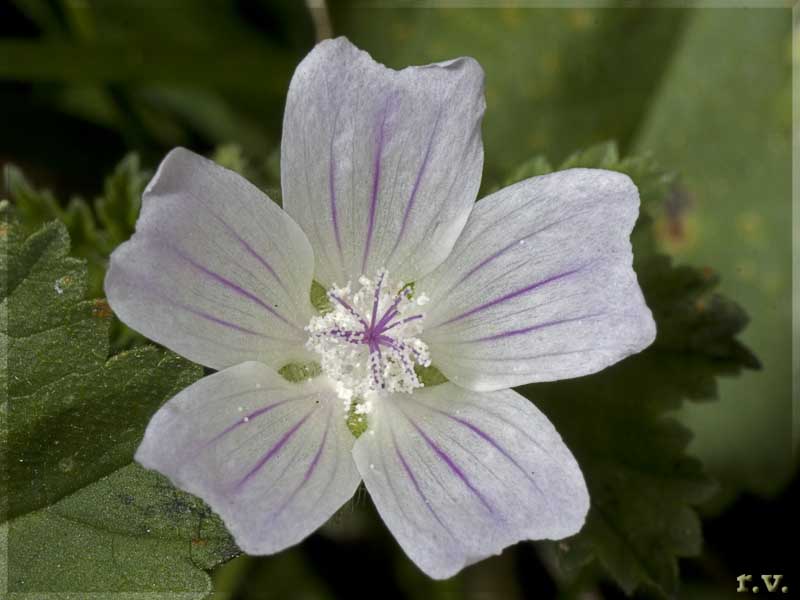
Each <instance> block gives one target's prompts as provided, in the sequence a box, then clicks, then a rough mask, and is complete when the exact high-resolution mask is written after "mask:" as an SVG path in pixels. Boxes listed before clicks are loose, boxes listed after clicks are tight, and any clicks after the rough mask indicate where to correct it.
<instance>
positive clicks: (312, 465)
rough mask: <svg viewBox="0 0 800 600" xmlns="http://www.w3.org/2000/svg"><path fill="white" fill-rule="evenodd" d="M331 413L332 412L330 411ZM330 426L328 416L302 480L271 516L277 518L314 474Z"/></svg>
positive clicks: (329, 417)
mask: <svg viewBox="0 0 800 600" xmlns="http://www.w3.org/2000/svg"><path fill="white" fill-rule="evenodd" d="M331 414H332V413H331ZM330 427H331V416H330V415H329V416H328V421H327V422H326V423H325V431H324V433H323V434H322V441H321V442H320V443H319V448H317V452H316V454H314V458H312V459H311V463H310V464H309V465H308V468H307V469H306V472H305V474H304V475H303V480H302V481H301V482H300V483H299V484H298V486H297V487H296V488H295V489H294V491H293V492H292V493H291V494H290V495H289V497H288V498H287V499H286V501H285V502H284V503H283V504H282V505H281V507H280V508H279V509H278V510H277V511H275V514H274V515H273V518H277V517H278V515H279V514H281V513H282V512H283V511H284V509H285V508H286V507H287V506H289V504H291V502H292V500H294V498H295V496H296V495H297V494H298V493H299V492H300V490H301V489H303V487H304V486H305V485H306V483H308V480H309V479H311V476H312V475H313V474H314V471H316V469H317V465H319V459H320V458H321V457H322V450H323V449H324V448H325V442H326V441H327V440H328V430H329V429H330Z"/></svg>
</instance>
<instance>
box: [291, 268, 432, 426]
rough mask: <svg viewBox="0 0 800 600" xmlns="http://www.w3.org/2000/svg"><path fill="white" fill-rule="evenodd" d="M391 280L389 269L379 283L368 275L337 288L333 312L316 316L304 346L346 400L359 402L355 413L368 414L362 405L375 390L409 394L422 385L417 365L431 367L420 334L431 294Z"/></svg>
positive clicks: (381, 273) (378, 278) (331, 296)
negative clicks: (310, 351) (416, 290)
mask: <svg viewBox="0 0 800 600" xmlns="http://www.w3.org/2000/svg"><path fill="white" fill-rule="evenodd" d="M411 296H412V289H411V287H410V286H409V285H402V284H400V283H398V282H393V281H391V280H390V278H389V275H388V273H387V272H386V271H385V270H380V271H378V273H377V276H376V277H375V279H370V278H369V277H366V276H364V275H362V276H360V277H359V278H358V285H357V286H354V287H351V283H348V284H347V285H346V286H344V287H339V286H337V285H333V286H332V287H331V288H330V289H329V290H328V298H329V299H330V302H331V306H332V310H331V311H329V312H327V313H326V314H324V315H320V316H315V317H312V319H311V321H310V322H309V324H308V326H307V327H306V331H307V332H308V333H309V338H308V341H307V342H306V348H308V349H309V350H312V351H314V352H317V353H318V354H319V355H320V364H321V366H322V370H323V371H324V372H325V374H326V375H327V376H328V377H330V378H331V379H332V380H333V381H334V382H335V383H336V392H337V394H338V395H339V397H340V398H341V399H342V400H345V401H346V404H345V408H346V409H347V410H348V411H349V409H350V401H352V400H353V399H359V403H358V404H357V406H356V407H355V410H356V414H359V415H364V414H368V413H369V411H370V410H371V404H370V403H368V402H363V401H360V400H361V399H363V398H364V397H365V396H366V395H368V394H370V393H372V392H387V393H392V392H404V393H410V392H411V391H413V390H414V389H415V388H418V387H421V386H422V383H421V382H420V381H419V379H418V377H417V375H416V373H415V371H414V367H415V366H416V365H422V366H429V365H430V363H431V361H430V354H429V352H428V346H427V344H425V342H423V341H422V340H421V339H420V338H419V335H420V334H421V333H422V326H423V322H424V314H423V313H422V312H421V310H420V308H419V307H420V306H422V305H424V304H427V303H428V301H429V298H428V296H426V295H425V294H424V293H419V294H416V298H415V299H413V300H412V299H411Z"/></svg>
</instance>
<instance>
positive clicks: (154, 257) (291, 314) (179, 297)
mask: <svg viewBox="0 0 800 600" xmlns="http://www.w3.org/2000/svg"><path fill="white" fill-rule="evenodd" d="M313 270H314V256H313V252H312V250H311V246H310V245H309V243H308V240H307V239H306V236H305V234H304V233H303V232H302V230H301V229H300V227H299V226H298V225H297V224H296V223H295V222H294V221H292V219H291V218H290V217H289V216H288V215H287V214H286V213H284V212H283V211H282V210H281V209H280V208H279V207H278V206H277V205H275V203H273V202H272V201H271V200H270V199H269V198H267V196H265V195H264V194H263V193H262V192H261V191H259V190H258V189H257V188H256V187H255V186H253V185H251V184H250V183H248V182H247V181H246V180H245V179H244V178H242V177H240V176H239V175H237V174H236V173H234V172H233V171H229V170H228V169H224V168H223V167H220V166H218V165H216V164H214V163H213V162H211V161H210V160H207V159H205V158H203V157H201V156H198V155H196V154H194V153H192V152H189V151H188V150H185V149H183V148H177V149H175V150H173V151H172V152H170V153H169V154H168V155H167V157H166V158H165V159H164V161H163V162H162V163H161V166H160V167H159V169H158V172H157V173H156V175H155V177H153V180H152V181H151V182H150V184H149V185H148V186H147V189H146V190H145V192H144V197H143V205H142V212H141V214H140V216H139V220H138V221H137V223H136V233H135V234H134V236H133V237H132V238H131V239H130V241H128V242H126V243H125V244H122V246H120V247H119V248H117V249H116V250H115V251H114V253H113V254H112V255H111V264H110V267H109V271H108V274H107V276H106V281H105V289H106V294H107V295H108V300H109V302H110V304H111V307H112V309H113V310H114V312H115V313H116V314H117V315H118V316H119V318H120V319H122V321H124V322H125V323H127V324H128V325H130V326H131V327H132V328H133V329H135V330H137V331H139V332H140V333H142V334H144V335H146V336H147V337H149V338H151V339H153V340H155V341H156V342H158V343H160V344H163V345H164V346H167V347H168V348H170V349H172V350H174V351H175V352H177V353H179V354H181V355H183V356H185V357H186V358H189V359H190V360H193V361H195V362H199V363H201V364H203V365H206V366H208V367H212V368H215V369H223V368H225V367H229V366H232V365H235V364H238V363H240V362H242V361H245V360H259V361H261V362H264V363H267V364H269V365H271V366H274V367H276V368H280V367H282V366H283V365H284V364H286V363H287V362H290V361H292V360H302V359H304V358H305V357H306V354H305V350H304V349H303V343H304V342H305V339H306V337H307V336H306V335H305V333H304V331H303V327H304V326H305V325H306V324H307V323H308V321H309V319H310V318H311V316H312V315H313V314H314V313H313V308H312V306H311V302H310V296H309V293H310V288H311V278H312V274H313Z"/></svg>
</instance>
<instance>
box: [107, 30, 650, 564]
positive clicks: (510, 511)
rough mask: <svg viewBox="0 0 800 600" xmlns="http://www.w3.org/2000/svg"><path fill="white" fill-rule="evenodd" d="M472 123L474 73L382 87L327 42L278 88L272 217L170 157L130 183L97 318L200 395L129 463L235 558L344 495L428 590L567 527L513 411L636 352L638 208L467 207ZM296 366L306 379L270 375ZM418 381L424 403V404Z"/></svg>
mask: <svg viewBox="0 0 800 600" xmlns="http://www.w3.org/2000/svg"><path fill="white" fill-rule="evenodd" d="M484 106H485V104H484V97H483V73H482V70H481V68H480V66H479V65H478V63H477V62H476V61H475V60H473V59H470V58H459V59H456V60H451V61H447V62H442V63H436V64H431V65H427V66H422V67H409V68H406V69H403V70H401V71H394V70H391V69H388V68H386V67H384V66H382V65H380V64H378V63H376V62H374V61H373V60H372V59H371V58H370V56H369V55H368V54H367V53H365V52H363V51H361V50H359V49H357V48H356V47H354V46H353V45H352V44H350V43H349V42H348V41H347V40H346V39H344V38H338V39H335V40H328V41H324V42H322V43H320V44H318V45H317V46H316V47H315V48H314V49H313V50H312V51H311V53H310V54H309V55H308V56H307V57H306V58H305V59H304V60H303V61H302V62H301V63H300V65H299V66H298V68H297V70H296V72H295V73H294V76H293V78H292V81H291V84H290V86H289V92H288V99H287V102H286V109H285V116H284V123H283V139H282V142H281V185H282V192H283V193H282V197H283V210H281V208H279V206H278V205H277V204H275V203H274V202H272V201H271V200H270V199H269V198H268V197H267V196H266V195H265V194H264V193H263V192H261V191H260V190H259V189H257V188H256V187H255V186H253V185H251V184H250V183H248V182H247V181H246V180H245V179H243V178H242V177H240V176H239V175H237V174H236V173H234V172H232V171H229V170H226V169H224V168H222V167H220V166H218V165H216V164H214V163H213V162H211V161H209V160H206V159H205V158H202V157H200V156H198V155H196V154H193V153H192V152H189V151H188V150H185V149H181V148H178V149H175V150H173V151H172V152H170V153H169V154H168V155H167V157H166V158H165V159H164V161H163V162H162V163H161V165H160V166H159V168H158V171H157V172H156V174H155V176H154V177H153V179H152V181H151V182H150V183H149V185H148V186H147V189H146V190H145V192H144V198H143V204H142V210H141V215H140V216H139V219H138V222H137V225H136V233H135V234H134V235H133V237H132V238H131V239H130V241H128V242H126V243H125V244H123V245H122V246H120V247H119V248H118V249H117V250H116V251H115V252H114V253H113V255H112V257H111V264H110V268H109V271H108V275H107V277H106V281H105V289H106V292H107V295H108V299H109V301H110V304H111V306H112V308H113V310H114V312H115V313H116V314H117V315H118V316H119V317H120V318H121V319H122V320H123V321H124V322H125V323H127V324H128V325H130V326H131V327H132V328H133V329H135V330H137V331H139V332H141V333H143V334H144V335H146V336H148V337H149V338H151V339H152V340H154V341H156V342H158V343H160V344H163V345H164V346H166V347H168V348H170V349H172V350H174V351H175V352H177V353H178V354H181V355H183V356H185V357H186V358H188V359H190V360H192V361H194V362H197V363H200V364H201V365H204V366H206V367H210V368H211V369H215V370H217V371H218V372H216V373H214V374H212V375H209V376H207V377H205V378H204V379H201V380H200V381H198V382H196V383H195V384H193V385H191V386H190V387H188V388H187V389H185V390H183V391H182V392H181V393H179V394H178V395H177V396H175V397H174V398H172V399H171V400H170V401H169V402H167V403H166V404H165V405H164V406H163V407H162V408H161V409H160V410H159V411H158V412H157V413H156V414H155V415H154V416H153V418H152V420H151V421H150V424H149V426H148V427H147V431H146V433H145V436H144V440H143V441H142V443H141V446H140V447H139V449H138V451H137V452H136V460H137V461H138V462H140V463H141V464H142V465H144V466H145V467H147V468H150V469H154V470H156V471H159V472H161V473H162V474H164V475H166V476H167V477H168V478H169V479H170V480H171V481H172V482H173V483H174V484H175V485H176V486H178V487H179V488H182V489H184V490H186V491H188V492H191V493H193V494H195V495H197V496H199V497H200V498H202V499H203V500H205V501H206V502H207V503H208V504H209V505H210V506H211V507H212V508H213V509H214V510H215V511H216V512H217V513H218V514H219V515H220V516H221V518H222V519H223V520H224V522H225V524H226V525H227V527H228V528H229V529H230V531H231V533H232V534H233V536H234V538H235V540H236V542H237V543H238V544H239V546H240V547H241V548H242V550H244V551H245V552H247V553H250V554H270V553H274V552H277V551H279V550H281V549H283V548H286V547H287V546H291V545H293V544H296V543H298V542H300V541H301V540H302V539H303V538H305V537H306V536H308V535H309V534H310V533H311V532H313V531H314V530H315V529H316V528H318V527H319V526H321V525H322V524H323V523H325V521H326V520H328V519H329V518H330V517H331V515H333V514H334V512H335V511H336V510H337V509H338V508H339V507H341V506H342V504H343V503H345V502H346V501H347V500H348V499H349V498H350V497H351V496H352V495H353V493H354V492H355V490H356V488H357V487H358V486H359V484H360V482H361V481H363V482H364V484H365V486H366V489H367V490H368V492H369V494H370V495H371V497H372V500H373V502H374V504H375V506H376V507H377V510H378V512H379V513H380V516H381V517H382V519H383V521H384V522H385V524H386V526H387V527H389V529H390V530H391V531H392V533H393V534H394V536H395V538H396V539H397V541H398V542H399V543H400V546H402V548H403V550H404V551H405V552H406V553H407V555H408V556H409V557H410V558H411V560H413V561H414V562H415V563H416V564H417V565H418V566H419V567H420V568H421V569H422V570H423V571H425V572H426V573H427V574H428V575H430V576H431V577H435V578H445V577H449V576H451V575H453V574H455V573H456V572H458V571H459V570H460V569H462V568H463V567H464V566H465V565H469V564H471V563H473V562H476V561H478V560H481V559H482V558H484V557H487V556H489V555H492V554H497V553H499V552H500V551H501V550H502V549H503V548H505V547H506V546H509V545H510V544H513V543H516V542H518V541H520V540H528V539H534V540H535V539H559V538H563V537H566V536H570V535H572V534H574V533H576V532H577V531H579V530H580V528H581V527H582V525H583V522H584V519H585V516H586V513H587V511H588V508H589V495H588V492H587V489H586V485H585V482H584V479H583V476H582V474H581V471H580V468H579V466H578V464H577V463H576V461H575V459H574V458H573V456H572V454H571V453H570V451H569V450H568V449H567V447H566V445H565V444H564V443H563V441H562V440H561V438H560V436H559V434H558V433H557V432H556V430H555V429H554V427H553V426H552V424H551V423H550V422H549V421H548V420H547V418H546V417H545V416H544V415H543V414H542V413H541V412H540V411H539V410H537V408H536V407H535V406H534V404H533V403H531V402H530V401H529V400H527V399H525V398H524V397H522V396H521V395H519V394H518V393H516V392H514V391H512V390H511V389H510V388H512V387H514V386H518V385H522V384H528V383H532V382H540V381H552V380H557V379H564V378H570V377H579V376H582V375H587V374H589V373H593V372H596V371H599V370H600V369H603V368H605V367H607V366H608V365H611V364H613V363H615V362H617V361H619V360H621V359H622V358H624V357H626V356H628V355H630V354H633V353H635V352H638V351H640V350H642V349H643V348H645V347H646V346H648V345H649V344H650V343H651V342H652V340H653V338H654V335H655V325H654V322H653V319H652V316H651V313H650V311H649V310H648V308H647V306H646V304H645V302H644V299H643V297H642V293H641V290H640V289H639V286H638V283H637V280H636V276H635V274H634V272H633V269H632V267H631V263H632V253H631V245H630V240H629V238H630V232H631V229H632V227H633V224H634V222H635V220H636V218H637V215H638V204H639V199H638V193H637V190H636V187H635V186H634V185H633V183H632V182H631V180H630V179H629V178H628V177H627V176H625V175H622V174H619V173H614V172H609V171H603V170H594V169H570V170H567V171H562V172H558V173H553V174H550V175H544V176H541V177H534V178H532V179H527V180H525V181H521V182H519V183H517V184H515V185H512V186H510V187H507V188H505V189H502V190H500V191H498V192H496V193H493V194H491V195H490V196H488V197H487V198H484V199H483V200H481V201H479V202H477V203H475V198H476V195H477V192H478V185H479V182H480V179H481V170H482V165H483V148H482V142H481V134H480V123H481V118H482V115H483V112H484ZM520 118H524V116H522V115H521V116H520ZM313 282H316V284H315V285H321V286H322V287H324V288H325V290H327V297H328V299H329V302H330V306H329V308H328V310H327V311H323V312H320V311H318V310H316V309H315V308H314V305H313V304H312V301H311V295H310V290H311V289H312V283H313ZM308 363H316V364H317V365H319V368H318V371H319V374H318V375H316V376H314V377H309V378H308V379H307V380H305V379H304V380H303V381H301V382H293V381H290V380H288V379H287V378H284V377H283V376H282V375H281V374H280V373H279V371H280V370H281V369H282V368H283V367H285V366H286V365H291V364H308ZM431 366H432V367H435V368H436V369H438V371H439V372H440V373H441V374H443V375H444V376H445V377H446V379H447V382H445V383H441V384H439V385H430V386H425V385H423V382H421V381H420V375H419V373H421V372H423V370H424V369H425V368H427V367H431ZM312 374H313V373H312ZM534 399H535V395H534ZM354 423H360V424H361V426H360V427H353V424H354ZM597 426H598V427H602V426H603V424H602V423H597ZM362 430H363V431H362ZM357 434H359V435H357Z"/></svg>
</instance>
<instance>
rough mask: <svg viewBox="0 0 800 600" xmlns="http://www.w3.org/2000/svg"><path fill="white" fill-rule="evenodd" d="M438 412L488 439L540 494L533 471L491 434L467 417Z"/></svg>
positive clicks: (485, 439)
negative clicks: (529, 471)
mask: <svg viewBox="0 0 800 600" xmlns="http://www.w3.org/2000/svg"><path fill="white" fill-rule="evenodd" d="M436 412H438V413H440V414H442V415H444V416H446V417H448V418H449V419H452V420H453V421H455V422H457V423H460V424H461V425H463V426H464V427H466V428H467V429H469V430H470V431H472V432H473V433H475V434H476V435H477V436H478V437H480V438H482V439H483V440H484V441H486V442H487V443H488V444H489V445H491V446H492V447H494V449H495V450H497V451H498V452H499V453H500V454H502V455H503V456H505V457H506V458H507V459H508V460H509V461H510V462H511V463H512V464H513V465H514V466H515V467H517V469H519V470H520V471H521V472H522V474H523V475H525V477H526V478H527V479H528V481H530V482H531V483H532V484H533V486H534V487H535V488H536V490H537V491H538V492H539V493H540V494H541V493H542V490H541V488H539V485H538V484H537V483H536V481H535V480H534V478H533V473H528V471H527V470H526V469H525V467H523V466H522V465H521V464H519V463H518V462H517V461H516V459H515V458H514V457H513V456H511V454H510V453H509V452H508V451H507V450H506V449H505V448H504V447H503V446H501V445H500V444H499V443H498V442H497V441H496V440H495V439H494V438H493V437H492V436H491V435H489V434H488V433H486V432H485V431H483V430H482V429H481V428H480V427H478V426H477V425H475V424H473V423H470V422H469V421H467V420H466V419H462V418H461V417H456V416H454V415H451V414H450V413H447V412H444V411H442V410H438V409H436Z"/></svg>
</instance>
